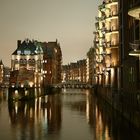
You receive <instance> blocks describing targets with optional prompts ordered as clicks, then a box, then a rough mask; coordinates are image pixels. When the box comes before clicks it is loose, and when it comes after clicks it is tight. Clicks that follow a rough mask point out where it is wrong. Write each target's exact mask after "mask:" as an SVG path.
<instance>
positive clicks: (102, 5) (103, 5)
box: [98, 2, 105, 11]
mask: <svg viewBox="0 0 140 140" xmlns="http://www.w3.org/2000/svg"><path fill="white" fill-rule="evenodd" d="M104 8H105V3H104V2H103V3H102V4H101V5H99V7H98V9H99V10H100V11H101V10H102V9H104Z"/></svg>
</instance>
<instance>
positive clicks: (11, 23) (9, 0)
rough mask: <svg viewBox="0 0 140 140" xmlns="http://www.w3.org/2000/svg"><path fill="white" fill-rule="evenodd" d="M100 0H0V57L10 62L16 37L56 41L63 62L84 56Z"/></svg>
mask: <svg viewBox="0 0 140 140" xmlns="http://www.w3.org/2000/svg"><path fill="white" fill-rule="evenodd" d="M101 2H102V0H0V48H1V50H0V59H2V60H3V62H4V64H5V65H6V66H10V63H11V62H10V59H11V54H12V53H13V51H14V50H15V49H16V48H17V40H24V39H25V38H29V39H35V40H38V41H42V42H44V41H46V42H48V41H55V40H56V39H58V42H59V43H60V46H61V49H62V54H63V64H67V63H69V62H75V61H77V60H80V59H83V58H86V53H87V52H88V50H89V48H90V47H91V46H93V38H94V35H93V31H94V30H95V16H97V15H98V5H99V4H101Z"/></svg>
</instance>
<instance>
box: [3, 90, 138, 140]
mask: <svg viewBox="0 0 140 140" xmlns="http://www.w3.org/2000/svg"><path fill="white" fill-rule="evenodd" d="M7 97H8V94H7V90H1V92H0V122H1V125H0V138H1V139H11V140H21V139H23V140H24V139H26V140H46V139H47V140H77V139H80V140H85V139H87V140H132V139H134V140H139V139H140V136H139V134H138V133H137V132H136V131H135V130H134V129H133V128H132V126H131V125H130V124H129V123H128V122H127V121H126V120H124V119H123V118H122V117H121V116H120V115H119V114H118V113H117V112H115V111H113V109H112V108H111V107H110V106H109V105H108V104H106V103H105V102H104V101H102V100H101V99H100V98H97V97H95V96H94V95H93V94H91V91H89V90H78V89H77V90H71V89H68V90H64V91H63V92H62V93H61V94H57V93H56V94H51V95H46V96H43V97H40V98H37V99H35V100H31V101H28V102H25V101H19V102H14V101H9V102H8V99H7ZM3 130H4V131H3Z"/></svg>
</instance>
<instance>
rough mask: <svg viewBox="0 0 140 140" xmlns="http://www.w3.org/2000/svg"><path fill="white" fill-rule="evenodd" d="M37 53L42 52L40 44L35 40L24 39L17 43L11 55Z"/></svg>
mask: <svg viewBox="0 0 140 140" xmlns="http://www.w3.org/2000/svg"><path fill="white" fill-rule="evenodd" d="M39 53H43V50H42V47H41V44H40V43H39V42H37V41H31V40H28V39H26V40H24V41H23V42H22V43H20V44H18V47H17V49H16V50H15V51H14V52H13V54H12V55H17V54H19V55H27V54H30V55H35V54H39Z"/></svg>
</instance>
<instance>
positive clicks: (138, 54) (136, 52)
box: [129, 50, 140, 71]
mask: <svg viewBox="0 0 140 140" xmlns="http://www.w3.org/2000/svg"><path fill="white" fill-rule="evenodd" d="M129 55H130V56H135V57H139V71H140V50H133V51H130V52H129Z"/></svg>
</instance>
